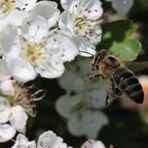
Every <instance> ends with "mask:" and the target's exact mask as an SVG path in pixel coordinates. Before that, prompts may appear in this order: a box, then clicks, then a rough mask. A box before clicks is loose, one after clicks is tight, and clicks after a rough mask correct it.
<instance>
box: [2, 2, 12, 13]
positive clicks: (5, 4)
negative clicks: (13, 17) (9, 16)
mask: <svg viewBox="0 0 148 148" xmlns="http://www.w3.org/2000/svg"><path fill="white" fill-rule="evenodd" d="M13 8H14V1H13V0H0V12H1V13H6V12H9V11H11V10H12V9H13Z"/></svg>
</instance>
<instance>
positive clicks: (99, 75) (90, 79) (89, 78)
mask: <svg viewBox="0 0 148 148" xmlns="http://www.w3.org/2000/svg"><path fill="white" fill-rule="evenodd" d="M99 78H102V79H104V76H103V75H102V74H96V75H94V76H90V77H88V78H87V79H85V80H84V82H86V81H95V80H97V79H99Z"/></svg>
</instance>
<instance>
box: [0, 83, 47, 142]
mask: <svg viewBox="0 0 148 148" xmlns="http://www.w3.org/2000/svg"><path fill="white" fill-rule="evenodd" d="M13 88H14V91H15V92H14V94H13V95H12V94H11V95H9V93H8V94H7V95H6V94H5V95H3V94H1V95H0V131H2V132H1V133H0V142H6V141H9V140H10V139H11V138H13V137H14V136H15V133H16V132H20V133H25V131H26V124H27V120H28V114H29V115H30V116H32V117H33V116H35V113H34V111H33V108H34V107H35V105H34V104H32V102H33V101H38V100H41V99H42V98H43V97H44V95H45V94H44V92H43V90H38V91H35V92H32V94H30V90H31V89H32V88H33V86H32V87H27V86H24V85H23V84H18V83H17V82H15V83H13ZM7 128H8V129H7ZM5 132H7V134H6V135H5Z"/></svg>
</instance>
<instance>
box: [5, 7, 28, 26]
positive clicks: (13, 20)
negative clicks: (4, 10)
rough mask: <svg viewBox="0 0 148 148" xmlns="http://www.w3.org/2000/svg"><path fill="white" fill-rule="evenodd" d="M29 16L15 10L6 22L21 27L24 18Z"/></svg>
mask: <svg viewBox="0 0 148 148" xmlns="http://www.w3.org/2000/svg"><path fill="white" fill-rule="evenodd" d="M28 16H29V14H28V13H27V12H24V11H19V10H17V9H14V10H13V11H11V13H10V14H9V15H8V16H7V18H6V20H7V21H8V23H10V24H12V25H16V26H19V25H21V23H22V21H23V20H24V18H26V17H28Z"/></svg>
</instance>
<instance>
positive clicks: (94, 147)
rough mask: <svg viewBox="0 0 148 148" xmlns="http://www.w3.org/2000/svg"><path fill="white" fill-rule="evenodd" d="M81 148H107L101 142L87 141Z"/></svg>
mask: <svg viewBox="0 0 148 148" xmlns="http://www.w3.org/2000/svg"><path fill="white" fill-rule="evenodd" d="M81 148H105V145H104V144H103V143H102V142H101V141H99V140H97V141H94V140H87V141H86V142H85V143H84V144H83V145H82V146H81Z"/></svg>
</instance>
